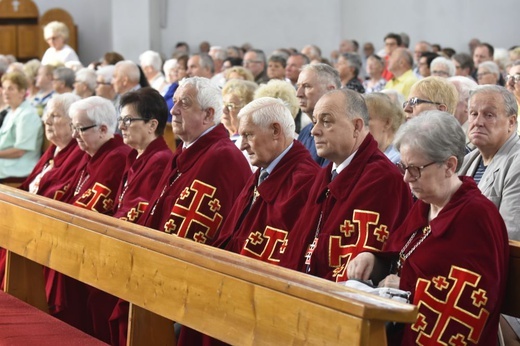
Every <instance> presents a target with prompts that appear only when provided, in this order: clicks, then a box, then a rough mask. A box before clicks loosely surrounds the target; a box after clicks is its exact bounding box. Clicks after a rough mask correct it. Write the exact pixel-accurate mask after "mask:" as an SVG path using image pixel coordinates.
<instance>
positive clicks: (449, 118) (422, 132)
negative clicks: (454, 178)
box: [394, 110, 466, 171]
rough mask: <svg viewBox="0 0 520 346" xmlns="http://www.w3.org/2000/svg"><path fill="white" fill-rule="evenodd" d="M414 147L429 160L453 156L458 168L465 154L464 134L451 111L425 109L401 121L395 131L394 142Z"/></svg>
mask: <svg viewBox="0 0 520 346" xmlns="http://www.w3.org/2000/svg"><path fill="white" fill-rule="evenodd" d="M403 145H406V146H409V147H411V148H414V149H415V150H417V151H418V152H419V153H421V154H423V155H424V156H425V157H426V158H427V159H428V160H429V161H434V162H437V163H441V162H444V161H446V160H447V159H448V158H450V157H451V156H455V157H456V158H457V168H456V170H455V171H458V170H459V169H460V167H461V166H462V161H463V160H464V156H465V154H466V135H465V134H464V130H462V127H461V126H460V124H459V122H458V120H457V119H455V117H454V116H453V115H451V114H450V113H447V112H442V111H439V110H432V111H426V112H423V113H421V116H420V117H415V118H412V119H411V120H409V121H407V122H405V123H404V124H403V125H402V126H401V127H400V128H399V130H398V131H397V134H396V135H395V139H394V146H395V148H396V149H397V150H399V151H400V150H401V147H402V146H403Z"/></svg>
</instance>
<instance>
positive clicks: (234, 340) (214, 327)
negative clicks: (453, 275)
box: [0, 186, 417, 345]
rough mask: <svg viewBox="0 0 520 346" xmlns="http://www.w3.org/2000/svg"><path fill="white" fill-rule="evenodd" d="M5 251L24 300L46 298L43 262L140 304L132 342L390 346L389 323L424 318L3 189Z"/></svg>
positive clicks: (11, 281) (11, 283)
mask: <svg viewBox="0 0 520 346" xmlns="http://www.w3.org/2000/svg"><path fill="white" fill-rule="evenodd" d="M0 246H1V247H4V248H6V249H8V250H9V251H10V252H9V253H10V257H9V259H10V264H9V265H8V268H7V271H8V273H9V274H8V275H7V278H6V290H7V291H8V293H11V294H14V295H16V296H17V297H19V298H20V299H23V300H27V299H29V298H30V297H31V299H32V300H33V301H36V302H41V294H42V291H41V290H38V289H36V288H37V287H38V285H35V284H33V282H34V280H35V279H41V277H42V276H41V265H45V266H48V267H50V268H52V269H55V270H57V271H59V272H62V273H64V274H66V275H69V276H71V277H73V278H76V279H78V280H80V281H82V282H85V283H87V284H89V285H92V286H94V287H97V288H99V289H101V290H104V291H106V292H108V293H110V294H113V295H116V296H118V297H121V298H122V299H125V300H127V301H130V302H131V303H132V304H134V306H136V307H138V308H137V309H135V311H133V315H132V317H133V318H132V319H131V320H130V332H129V334H130V335H129V336H130V338H129V344H130V345H139V344H141V345H142V344H147V345H152V344H157V345H159V344H165V343H166V342H165V341H164V340H170V341H169V342H173V340H171V336H172V334H173V333H172V331H171V327H172V323H171V322H169V321H178V322H179V323H181V324H183V325H187V326H189V327H192V328H194V329H197V330H200V331H202V332H204V333H206V334H208V335H211V336H213V337H216V338H218V339H221V340H223V341H225V342H227V343H231V344H241V345H252V344H279V345H283V344H304V343H306V344H330V345H336V344H341V345H385V344H386V336H385V322H386V321H397V322H405V323H411V322H413V321H414V320H415V318H416V314H417V311H416V307H414V306H412V305H408V304H401V303H398V302H394V301H390V300H386V299H383V298H379V297H375V296H372V295H368V294H364V293H362V292H359V291H356V290H352V289H349V288H346V287H343V286H339V285H337V284H335V283H332V282H329V281H326V280H322V279H318V278H315V277H311V276H308V275H305V274H302V273H297V272H294V271H291V270H287V269H284V268H279V267H276V266H272V265H269V264H265V263H263V262H260V261H256V260H253V259H249V258H246V257H243V256H239V255H236V254H232V253H228V252H225V251H222V250H219V249H215V248H211V247H208V246H204V245H201V244H197V243H195V242H192V241H188V240H185V239H182V238H177V237H174V236H171V235H168V234H165V233H161V232H157V231H153V230H149V229H147V228H144V227H140V226H137V225H132V224H130V223H127V222H122V221H120V220H115V219H113V218H111V217H107V216H104V215H99V214H95V213H92V212H89V211H87V210H83V209H79V208H76V207H73V206H70V205H65V204H62V203H59V202H56V201H53V200H49V199H46V198H42V197H39V196H34V195H30V194H27V193H25V192H22V191H18V190H15V189H12V188H9V187H5V186H0ZM13 263H17V265H16V267H17V269H16V270H17V272H16V273H13V272H12V270H13V269H14V265H13ZM21 263H23V265H21ZM24 268H25V269H24ZM35 268H36V269H35ZM24 271H26V272H32V273H33V274H35V275H31V274H29V275H22V272H24ZM37 273H40V274H39V275H38V274H37ZM35 291H38V292H35ZM153 320H160V321H162V324H157V323H156V322H153ZM150 321H152V322H150ZM148 323H149V324H148ZM152 326H153V327H152ZM152 337H155V338H156V339H155V340H154V341H150V340H152V339H151V338H152ZM168 338H170V339H168ZM145 340H146V341H145Z"/></svg>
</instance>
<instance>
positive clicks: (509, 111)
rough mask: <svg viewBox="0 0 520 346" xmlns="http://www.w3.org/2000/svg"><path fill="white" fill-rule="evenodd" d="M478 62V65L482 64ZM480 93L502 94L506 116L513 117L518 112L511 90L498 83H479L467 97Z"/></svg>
mask: <svg viewBox="0 0 520 346" xmlns="http://www.w3.org/2000/svg"><path fill="white" fill-rule="evenodd" d="M482 64H483V63H482ZM482 64H480V65H479V66H482ZM481 93H496V94H499V95H500V96H502V101H503V102H504V108H505V111H506V116H508V117H509V116H512V115H514V116H515V117H516V116H517V114H518V104H517V103H516V98H515V95H513V93H512V92H510V91H509V90H507V89H506V88H504V87H503V86H500V85H479V86H478V87H476V88H475V89H473V90H471V91H470V93H469V98H470V100H471V98H473V97H474V96H475V95H478V94H481Z"/></svg>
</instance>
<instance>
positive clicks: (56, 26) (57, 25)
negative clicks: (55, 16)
mask: <svg viewBox="0 0 520 346" xmlns="http://www.w3.org/2000/svg"><path fill="white" fill-rule="evenodd" d="M55 34H56V35H59V36H61V37H63V39H64V40H65V41H67V40H68V39H69V28H68V27H67V25H65V24H64V23H62V22H58V21H53V22H50V23H48V24H47V25H45V26H44V27H43V35H44V37H45V39H48V38H49V37H51V36H52V35H55Z"/></svg>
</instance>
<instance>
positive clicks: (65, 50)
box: [42, 21, 79, 65]
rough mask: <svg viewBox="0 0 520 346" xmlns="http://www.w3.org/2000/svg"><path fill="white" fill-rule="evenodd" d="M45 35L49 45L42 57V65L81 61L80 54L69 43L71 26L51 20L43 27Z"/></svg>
mask: <svg viewBox="0 0 520 346" xmlns="http://www.w3.org/2000/svg"><path fill="white" fill-rule="evenodd" d="M43 36H44V38H45V41H46V42H47V44H48V45H49V48H48V49H47V50H46V51H45V54H43V57H42V65H49V64H50V65H56V64H65V63H66V62H67V61H79V58H78V55H77V54H76V52H75V51H74V49H72V48H71V47H70V46H69V45H68V44H67V40H68V39H69V28H67V26H66V25H65V24H64V23H62V22H57V21H54V22H50V23H49V24H47V25H45V27H44V28H43Z"/></svg>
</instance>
